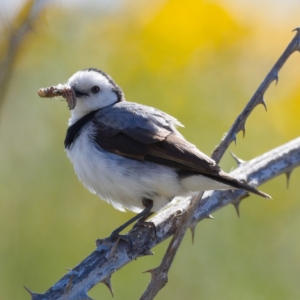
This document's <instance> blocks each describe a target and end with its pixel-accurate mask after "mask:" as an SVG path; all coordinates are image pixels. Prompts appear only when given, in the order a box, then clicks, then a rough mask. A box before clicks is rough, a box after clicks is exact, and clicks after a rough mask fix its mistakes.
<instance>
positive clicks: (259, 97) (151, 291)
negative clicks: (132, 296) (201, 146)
mask: <svg viewBox="0 0 300 300" xmlns="http://www.w3.org/2000/svg"><path fill="white" fill-rule="evenodd" d="M295 31H296V35H295V37H294V38H293V40H292V41H291V42H290V44H289V45H288V47H287V48H286V50H285V51H284V52H283V54H282V55H281V56H280V58H279V59H278V61H277V62H276V63H275V65H274V67H273V68H272V69H271V71H270V72H269V73H268V75H267V76H266V78H265V79H264V81H263V82H262V83H261V85H260V86H259V88H258V89H257V91H256V92H255V93H254V95H253V97H252V98H251V99H250V101H249V102H248V104H247V105H246V107H245V109H244V110H243V111H242V113H241V114H240V115H239V116H238V117H237V119H236V121H235V122H234V124H233V126H232V127H231V129H230V130H229V132H228V133H227V134H226V136H225V137H224V138H223V139H222V141H221V143H220V145H219V146H218V147H216V149H215V150H214V152H213V153H212V158H213V159H214V160H215V161H216V162H219V161H220V160H221V158H222V156H223V154H224V153H225V151H226V150H227V148H228V147H229V145H230V143H231V142H232V141H235V140H236V135H237V133H238V132H239V131H241V130H242V131H243V133H244V135H245V123H246V120H247V118H248V117H249V115H250V114H251V112H252V111H253V109H254V108H255V107H256V106H257V105H258V104H263V105H264V106H265V108H266V104H265V102H264V98H263V95H264V93H265V92H266V90H267V89H268V87H269V85H270V84H271V82H272V81H274V80H276V82H277V81H278V73H279V71H280V69H281V68H282V66H283V65H284V63H285V62H286V60H287V59H288V58H289V57H290V55H291V54H292V53H293V52H295V51H296V50H298V51H299V50H300V48H299V47H300V28H296V29H295ZM202 196H203V192H201V193H199V194H198V195H197V196H196V197H193V198H192V199H191V203H190V205H189V208H188V209H187V211H186V213H185V214H186V216H185V218H182V221H181V223H180V224H179V226H178V228H177V230H176V232H175V235H174V236H173V238H172V240H171V242H170V244H169V247H168V249H167V251H166V253H165V255H164V258H163V260H162V262H161V264H160V266H159V267H158V268H156V269H153V270H152V273H151V274H152V277H151V281H150V283H149V285H148V287H147V289H146V291H145V292H144V294H143V295H142V297H141V298H140V299H141V300H151V299H153V298H154V296H155V295H156V294H157V293H158V292H159V291H160V290H161V289H162V288H163V287H164V285H165V284H166V282H167V280H168V272H169V270H170V268H171V265H172V263H173V260H174V258H175V255H176V253H177V250H178V249H179V247H180V244H181V242H182V240H183V237H184V235H185V232H186V230H187V229H188V228H191V230H192V233H194V230H195V227H194V226H196V225H192V219H193V215H194V212H195V211H196V209H197V205H198V203H199V202H200V201H201V198H202ZM237 207H238V206H237ZM237 211H238V210H237Z"/></svg>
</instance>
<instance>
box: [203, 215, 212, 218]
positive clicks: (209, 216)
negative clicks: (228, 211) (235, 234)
mask: <svg viewBox="0 0 300 300" xmlns="http://www.w3.org/2000/svg"><path fill="white" fill-rule="evenodd" d="M204 218H205V219H214V217H213V216H212V215H207V216H205V217H204Z"/></svg>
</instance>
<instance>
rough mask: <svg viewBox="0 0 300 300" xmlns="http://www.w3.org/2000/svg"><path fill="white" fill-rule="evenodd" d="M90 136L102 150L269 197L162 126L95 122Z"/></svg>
mask: <svg viewBox="0 0 300 300" xmlns="http://www.w3.org/2000/svg"><path fill="white" fill-rule="evenodd" d="M93 138H94V141H95V142H96V143H97V144H98V145H99V146H100V147H101V148H102V149H104V150H106V151H109V152H111V153H114V154H117V155H120V156H123V157H126V158H130V159H135V160H139V161H150V162H153V163H157V164H160V165H164V166H168V167H172V168H175V169H177V170H178V171H179V174H183V175H192V174H201V175H203V176H206V177H209V178H211V179H213V180H215V181H218V182H221V183H224V184H226V185H229V186H232V187H235V188H238V189H244V190H247V191H249V192H252V193H255V194H257V195H260V196H263V197H265V198H270V196H268V195H267V194H265V193H263V192H260V191H258V190H257V189H255V188H254V187H252V186H250V185H248V184H246V183H244V182H241V181H239V180H237V179H234V178H232V177H231V176H230V175H228V174H227V173H225V172H223V171H222V170H221V169H220V167H219V166H218V165H217V164H216V163H215V162H214V161H213V160H212V159H211V158H209V157H208V156H206V155H205V154H204V153H202V152H200V151H199V150H198V149H197V148H196V146H194V145H193V144H191V143H189V142H187V141H186V140H185V139H184V138H182V137H181V136H180V135H177V134H176V133H174V132H170V131H168V130H166V129H161V130H158V131H156V132H152V131H149V130H146V129H143V128H139V127H136V128H127V129H123V130H118V129H115V128H111V127H109V126H107V125H105V124H103V123H101V122H99V121H98V122H97V127H96V130H95V131H94V133H93Z"/></svg>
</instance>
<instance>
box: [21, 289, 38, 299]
mask: <svg viewBox="0 0 300 300" xmlns="http://www.w3.org/2000/svg"><path fill="white" fill-rule="evenodd" d="M23 287H24V289H25V290H26V291H27V292H28V293H29V294H30V296H31V300H34V299H36V297H37V296H38V295H39V294H36V293H34V292H32V291H31V290H30V289H29V288H27V287H26V286H23Z"/></svg>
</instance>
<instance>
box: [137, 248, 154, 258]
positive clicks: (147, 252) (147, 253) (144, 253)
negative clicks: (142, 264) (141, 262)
mask: <svg viewBox="0 0 300 300" xmlns="http://www.w3.org/2000/svg"><path fill="white" fill-rule="evenodd" d="M147 255H154V253H153V252H152V251H150V250H149V249H146V250H145V251H144V252H143V253H141V254H140V255H139V257H141V256H147Z"/></svg>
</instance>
